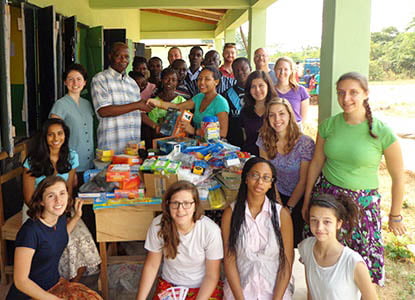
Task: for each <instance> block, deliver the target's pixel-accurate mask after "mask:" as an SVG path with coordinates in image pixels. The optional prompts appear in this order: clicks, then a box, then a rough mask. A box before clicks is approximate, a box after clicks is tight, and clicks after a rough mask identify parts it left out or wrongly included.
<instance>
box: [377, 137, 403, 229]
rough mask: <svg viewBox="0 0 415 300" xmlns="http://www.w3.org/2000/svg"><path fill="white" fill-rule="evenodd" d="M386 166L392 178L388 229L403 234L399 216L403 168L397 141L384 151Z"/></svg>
mask: <svg viewBox="0 0 415 300" xmlns="http://www.w3.org/2000/svg"><path fill="white" fill-rule="evenodd" d="M383 154H384V155H385V160H386V166H387V168H388V171H389V174H390V176H391V178H392V191H391V195H392V204H391V209H390V212H389V230H390V231H391V232H393V233H394V234H395V235H401V234H404V233H405V231H406V228H405V225H404V224H403V220H402V217H401V208H402V201H403V193H404V171H403V170H404V169H403V159H402V151H401V146H400V144H399V142H398V141H396V142H394V143H393V144H392V145H390V146H389V147H388V148H386V149H385V151H384V153H383Z"/></svg>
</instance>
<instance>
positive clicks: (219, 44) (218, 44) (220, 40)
mask: <svg viewBox="0 0 415 300" xmlns="http://www.w3.org/2000/svg"><path fill="white" fill-rule="evenodd" d="M215 50H216V51H218V52H219V53H222V50H223V35H222V37H220V36H217V37H216V38H215Z"/></svg>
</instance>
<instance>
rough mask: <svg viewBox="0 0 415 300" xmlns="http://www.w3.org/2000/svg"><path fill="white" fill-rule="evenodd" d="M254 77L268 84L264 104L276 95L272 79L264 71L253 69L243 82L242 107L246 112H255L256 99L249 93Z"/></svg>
mask: <svg viewBox="0 0 415 300" xmlns="http://www.w3.org/2000/svg"><path fill="white" fill-rule="evenodd" d="M237 59H238V58H237ZM235 60H236V59H235ZM234 62H235V61H234ZM255 79H262V80H264V81H265V83H266V85H267V86H268V92H267V96H266V98H265V104H267V103H268V102H269V101H271V99H272V98H274V97H277V92H276V91H275V89H274V85H273V84H272V80H271V78H270V77H269V75H268V74H267V73H266V72H264V71H253V72H252V73H251V74H249V76H248V79H247V80H246V83H245V96H244V107H243V109H244V110H245V111H246V112H247V113H248V114H254V113H255V102H256V101H255V99H254V97H252V95H251V86H252V82H253V81H254V80H255Z"/></svg>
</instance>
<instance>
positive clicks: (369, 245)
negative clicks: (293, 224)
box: [303, 72, 406, 286]
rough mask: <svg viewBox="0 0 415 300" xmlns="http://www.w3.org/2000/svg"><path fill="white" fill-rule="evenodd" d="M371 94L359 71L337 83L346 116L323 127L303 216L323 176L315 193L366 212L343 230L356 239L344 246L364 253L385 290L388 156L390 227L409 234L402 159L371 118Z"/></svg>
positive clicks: (383, 128) (395, 145) (391, 137)
mask: <svg viewBox="0 0 415 300" xmlns="http://www.w3.org/2000/svg"><path fill="white" fill-rule="evenodd" d="M368 96H369V89H368V82H367V79H366V77H364V76H363V75H361V74H359V73H355V72H351V73H346V74H344V75H342V76H341V77H340V78H339V80H338V81H337V98H338V102H339V104H340V106H341V108H342V109H343V112H342V113H339V114H337V115H335V116H332V117H330V118H328V119H327V120H325V121H324V122H323V123H322V124H320V126H319V129H318V135H317V142H316V150H315V152H314V156H313V159H312V161H311V163H310V167H309V170H308V175H307V185H306V190H305V194H304V205H303V217H304V219H305V220H307V216H306V215H307V211H306V210H307V207H308V204H309V202H310V198H311V193H312V190H313V187H314V183H316V181H317V179H318V178H319V177H320V178H319V180H318V181H317V184H316V186H315V187H314V193H315V194H331V195H334V196H339V195H348V196H349V197H352V198H353V200H354V201H355V203H356V204H357V205H358V206H359V207H360V208H361V210H362V211H363V213H362V215H361V217H360V219H359V222H358V225H357V226H356V227H354V228H345V229H344V230H343V231H346V232H347V231H351V232H352V240H351V241H350V242H347V241H344V243H345V245H347V246H349V247H350V248H352V249H353V250H354V251H356V252H358V253H360V254H361V255H362V257H363V259H364V260H365V263H366V265H367V266H368V268H369V270H370V272H371V276H372V281H373V282H374V283H376V284H378V285H381V286H382V285H383V283H384V262H383V251H384V247H383V243H382V235H381V228H382V224H381V216H380V194H379V193H378V190H377V188H378V184H379V183H378V168H379V164H380V161H381V158H382V155H384V156H385V160H386V166H387V168H388V170H389V173H390V175H391V177H392V206H391V210H390V213H389V229H390V230H391V231H392V232H393V233H394V234H396V235H400V234H403V233H405V230H406V229H405V226H404V225H403V222H402V219H403V217H402V215H401V207H402V200H403V187H404V181H403V161H402V153H401V148H400V145H399V142H398V140H397V138H396V136H395V135H394V134H393V132H392V131H391V129H390V128H389V127H387V126H386V125H385V124H384V123H383V122H381V121H379V120H378V119H375V118H373V117H372V113H371V110H370V106H369V98H368ZM320 173H322V175H321V176H320Z"/></svg>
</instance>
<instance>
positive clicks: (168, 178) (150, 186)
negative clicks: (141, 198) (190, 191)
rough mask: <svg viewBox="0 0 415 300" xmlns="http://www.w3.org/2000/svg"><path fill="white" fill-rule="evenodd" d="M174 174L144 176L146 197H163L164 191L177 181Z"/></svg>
mask: <svg viewBox="0 0 415 300" xmlns="http://www.w3.org/2000/svg"><path fill="white" fill-rule="evenodd" d="M177 180H178V179H177V175H176V174H168V175H160V174H146V173H145V174H144V184H145V187H146V193H145V195H146V197H163V194H164V193H165V192H166V190H167V189H168V188H169V187H170V186H171V185H172V184H173V183H175V182H176V181H177Z"/></svg>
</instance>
